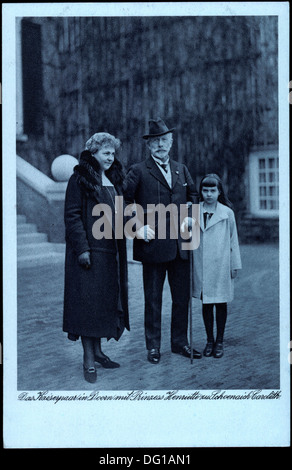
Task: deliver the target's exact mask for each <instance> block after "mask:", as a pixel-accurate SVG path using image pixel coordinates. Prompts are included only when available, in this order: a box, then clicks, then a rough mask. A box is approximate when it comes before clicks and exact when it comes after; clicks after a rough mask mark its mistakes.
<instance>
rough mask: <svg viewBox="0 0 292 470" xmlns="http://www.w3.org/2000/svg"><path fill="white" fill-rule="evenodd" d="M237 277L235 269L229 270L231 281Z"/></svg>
mask: <svg viewBox="0 0 292 470" xmlns="http://www.w3.org/2000/svg"><path fill="white" fill-rule="evenodd" d="M236 276H237V269H231V279H235V278H236Z"/></svg>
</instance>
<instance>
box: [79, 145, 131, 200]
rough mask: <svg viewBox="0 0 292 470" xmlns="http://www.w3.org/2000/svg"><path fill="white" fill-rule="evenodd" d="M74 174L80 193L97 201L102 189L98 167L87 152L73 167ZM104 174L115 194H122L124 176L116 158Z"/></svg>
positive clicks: (82, 154)
mask: <svg viewBox="0 0 292 470" xmlns="http://www.w3.org/2000/svg"><path fill="white" fill-rule="evenodd" d="M74 174H75V177H76V179H77V183H78V184H79V185H80V187H81V189H82V191H83V192H84V193H85V194H86V195H87V196H91V197H95V198H96V197H97V198H98V199H99V195H100V191H101V187H102V178H101V171H100V165H99V163H98V161H97V160H96V159H95V158H94V157H93V156H92V155H91V153H90V152H89V151H88V150H85V151H84V152H82V153H81V155H80V159H79V165H77V166H75V168H74ZM105 174H106V176H107V177H108V179H109V180H110V182H111V183H112V184H113V185H114V187H115V189H116V191H117V193H118V194H122V185H123V179H124V176H125V175H124V171H123V167H122V165H121V163H120V162H119V161H118V160H117V159H116V158H115V160H114V162H113V164H112V166H111V167H110V168H109V170H107V171H106V172H105Z"/></svg>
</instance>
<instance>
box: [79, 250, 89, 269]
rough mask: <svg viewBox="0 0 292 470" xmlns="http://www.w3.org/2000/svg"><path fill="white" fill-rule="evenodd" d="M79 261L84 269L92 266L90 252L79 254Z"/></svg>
mask: <svg viewBox="0 0 292 470" xmlns="http://www.w3.org/2000/svg"><path fill="white" fill-rule="evenodd" d="M78 262H79V264H80V266H82V267H83V268H84V269H89V268H90V266H91V263H90V252H89V251H85V252H84V253H81V255H79V256H78Z"/></svg>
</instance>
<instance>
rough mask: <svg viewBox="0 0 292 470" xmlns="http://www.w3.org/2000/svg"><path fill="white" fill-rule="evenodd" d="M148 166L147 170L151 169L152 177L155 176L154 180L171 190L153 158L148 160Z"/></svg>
mask: <svg viewBox="0 0 292 470" xmlns="http://www.w3.org/2000/svg"><path fill="white" fill-rule="evenodd" d="M146 165H147V168H148V169H149V171H150V173H151V175H153V176H154V178H156V179H157V180H159V181H160V183H161V184H163V185H164V186H166V188H168V189H171V188H170V187H169V185H168V183H167V181H166V179H165V178H164V176H163V174H162V173H161V171H160V170H159V168H158V167H157V165H156V163H155V161H154V160H153V158H152V157H149V158H148V159H147V160H146Z"/></svg>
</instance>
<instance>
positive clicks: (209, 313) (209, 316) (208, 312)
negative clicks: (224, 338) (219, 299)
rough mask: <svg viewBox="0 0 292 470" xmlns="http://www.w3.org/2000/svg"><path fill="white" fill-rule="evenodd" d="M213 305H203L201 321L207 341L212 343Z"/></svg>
mask: <svg viewBox="0 0 292 470" xmlns="http://www.w3.org/2000/svg"><path fill="white" fill-rule="evenodd" d="M213 307H214V306H213V304H203V320H204V325H205V329H206V333H207V341H208V342H209V343H212V342H213V341H214V335H213V326H214V315H213Z"/></svg>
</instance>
